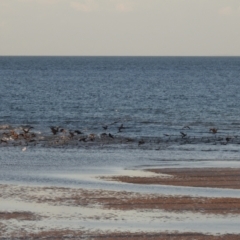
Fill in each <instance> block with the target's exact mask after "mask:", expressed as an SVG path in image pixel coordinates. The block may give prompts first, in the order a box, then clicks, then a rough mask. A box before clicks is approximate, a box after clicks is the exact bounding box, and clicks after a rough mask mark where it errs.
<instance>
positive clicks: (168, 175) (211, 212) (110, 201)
mask: <svg viewBox="0 0 240 240" xmlns="http://www.w3.org/2000/svg"><path fill="white" fill-rule="evenodd" d="M145 171H149V172H153V173H154V175H153V176H148V175H146V176H145V177H143V176H141V177H140V176H111V177H109V176H108V177H102V178H101V179H106V181H120V182H125V183H128V184H149V186H150V185H151V184H162V185H174V186H192V187H208V188H209V187H212V188H213V189H214V188H229V189H239V180H240V179H239V178H240V169H231V168H222V169H220V168H219V169H215V168H207V169H186V168H185V169H147V170H145ZM239 214H240V198H237V197H236V198H234V197H231V198H230V197H218V198H210V197H191V196H184V195H182V196H181V195H174V192H173V195H162V194H143V193H135V192H126V191H109V190H100V189H98V190H91V189H81V188H65V187H40V186H22V185H9V184H1V185H0V239H159V240H161V239H180V240H182V239H184V240H188V239H189V240H190V239H196V240H202V239H206V240H208V239H240V230H239V229H238V228H239V227H238V226H240V225H239V224H240V220H239V219H240V215H239ZM234 225H235V226H236V227H234ZM212 228H215V230H214V231H212Z"/></svg>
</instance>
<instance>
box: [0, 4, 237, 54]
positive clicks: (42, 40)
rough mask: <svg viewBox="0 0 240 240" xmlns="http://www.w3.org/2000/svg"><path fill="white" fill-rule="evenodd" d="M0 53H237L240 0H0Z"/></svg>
mask: <svg viewBox="0 0 240 240" xmlns="http://www.w3.org/2000/svg"><path fill="white" fill-rule="evenodd" d="M0 55H78V56H99V55H100V56H240V1H239V0H0Z"/></svg>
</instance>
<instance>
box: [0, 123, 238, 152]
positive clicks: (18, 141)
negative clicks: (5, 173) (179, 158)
mask: <svg viewBox="0 0 240 240" xmlns="http://www.w3.org/2000/svg"><path fill="white" fill-rule="evenodd" d="M116 123H117V122H113V123H110V124H108V125H106V124H104V125H102V129H103V130H104V132H103V133H101V134H94V133H90V134H86V133H84V132H82V131H80V130H68V129H65V128H63V127H61V126H50V127H49V128H50V132H51V133H52V135H48V136H42V135H41V133H37V132H32V129H34V128H33V127H32V126H21V127H20V128H18V130H16V129H9V131H4V132H3V133H2V137H1V140H0V144H3V145H8V143H13V145H25V146H27V145H29V144H31V143H32V145H36V144H38V143H40V142H49V143H50V145H51V146H53V145H55V146H57V145H64V144H68V143H69V142H70V141H71V140H75V141H78V142H84V143H85V142H94V141H97V140H98V141H97V142H98V143H102V144H106V143H108V144H111V143H113V140H114V141H115V143H129V142H136V143H137V146H141V145H143V144H145V143H147V142H149V140H148V139H146V138H140V139H133V138H129V137H123V136H122V135H118V133H121V132H125V131H124V130H125V129H126V127H125V126H124V125H123V124H121V125H119V126H117V127H116V130H117V131H116V133H115V134H112V133H110V132H108V133H107V130H108V129H109V126H110V125H114V124H116ZM186 131H191V127H189V126H184V127H183V128H182V129H181V131H180V132H179V134H180V135H179V136H178V137H177V136H176V135H170V134H163V135H164V137H167V140H166V139H165V141H166V142H170V139H171V138H173V136H174V137H175V141H179V139H182V140H185V143H191V142H190V138H191V139H194V138H192V137H190V136H188V133H187V132H186ZM209 133H211V134H213V135H215V136H216V134H217V133H218V129H217V128H210V129H209ZM164 137H163V139H164ZM233 138H234V137H231V136H226V137H221V138H219V139H215V140H219V141H221V143H222V144H227V143H228V142H230V140H232V139H233ZM117 140H118V141H117ZM161 141H164V140H161V139H159V140H158V143H160V142H161ZM172 141H174V140H172ZM192 141H193V140H192ZM25 150H26V148H24V151H25Z"/></svg>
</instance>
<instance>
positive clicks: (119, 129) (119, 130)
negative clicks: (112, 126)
mask: <svg viewBox="0 0 240 240" xmlns="http://www.w3.org/2000/svg"><path fill="white" fill-rule="evenodd" d="M122 129H124V127H123V124H121V126H120V127H118V132H122Z"/></svg>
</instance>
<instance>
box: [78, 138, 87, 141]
mask: <svg viewBox="0 0 240 240" xmlns="http://www.w3.org/2000/svg"><path fill="white" fill-rule="evenodd" d="M79 142H87V137H82V138H80V139H79Z"/></svg>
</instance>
